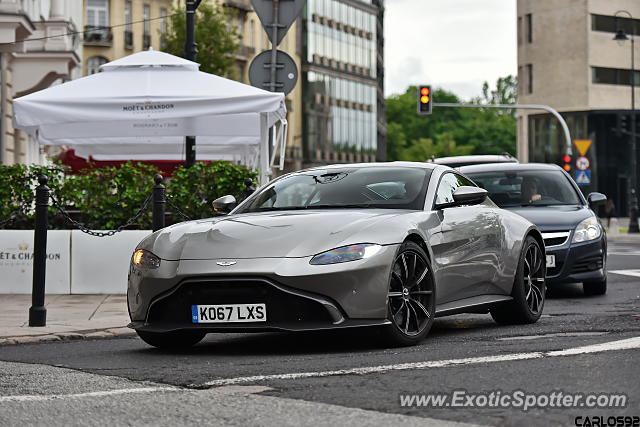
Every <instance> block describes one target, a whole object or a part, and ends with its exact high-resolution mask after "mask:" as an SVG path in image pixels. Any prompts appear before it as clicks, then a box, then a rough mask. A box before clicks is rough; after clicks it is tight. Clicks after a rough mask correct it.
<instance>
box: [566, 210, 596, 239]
mask: <svg viewBox="0 0 640 427" xmlns="http://www.w3.org/2000/svg"><path fill="white" fill-rule="evenodd" d="M601 235H602V227H600V224H599V223H598V219H597V218H596V217H595V216H592V217H590V218H587V219H585V220H584V221H582V222H581V223H580V224H578V226H577V227H576V231H575V232H574V233H573V239H572V240H571V242H572V243H580V242H587V241H589V240H594V239H597V238H598V237H600V236H601Z"/></svg>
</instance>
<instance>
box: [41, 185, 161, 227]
mask: <svg viewBox="0 0 640 427" xmlns="http://www.w3.org/2000/svg"><path fill="white" fill-rule="evenodd" d="M50 197H51V200H52V201H53V206H54V207H55V208H56V209H57V210H58V211H59V212H60V214H62V216H63V217H64V219H66V220H67V222H69V223H71V225H73V226H74V227H76V228H78V229H79V230H80V231H82V232H83V233H86V234H88V235H90V236H95V237H108V236H113V235H114V234H116V233H119V232H121V231H122V230H124V229H125V228H127V227H129V226H130V225H131V224H133V223H134V222H135V221H136V220H137V219H138V218H140V216H141V215H142V214H143V213H144V212H145V211H146V210H147V209H148V208H149V202H150V201H151V197H152V194H149V195H148V196H147V198H146V199H145V200H144V202H142V206H141V207H140V209H138V211H137V212H136V213H135V214H134V215H133V216H132V217H131V218H129V220H128V221H127V222H125V223H124V224H123V225H121V226H120V227H118V228H116V229H114V230H109V231H106V232H101V231H93V230H91V229H89V228H88V227H86V226H84V225H83V224H81V223H79V222H78V221H76V220H75V219H73V218H71V216H69V214H68V213H67V212H66V211H65V210H64V208H63V207H62V206H60V203H59V202H58V201H57V200H56V198H55V197H54V195H53V193H51V194H50Z"/></svg>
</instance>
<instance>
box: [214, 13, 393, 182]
mask: <svg viewBox="0 0 640 427" xmlns="http://www.w3.org/2000/svg"><path fill="white" fill-rule="evenodd" d="M211 1H214V0H211ZM222 4H223V5H224V6H225V7H227V8H228V9H229V11H230V12H231V20H232V22H231V23H232V24H233V25H234V26H235V27H236V28H237V30H238V33H239V34H240V35H241V40H240V48H239V50H238V52H237V54H236V68H237V75H238V76H239V77H241V78H240V80H242V81H243V82H244V83H247V84H249V73H248V70H249V65H250V64H251V61H252V60H253V58H254V57H255V56H256V55H258V54H260V53H261V52H262V51H264V50H270V49H271V43H270V42H269V39H268V37H267V34H266V32H265V31H264V29H263V27H262V24H261V23H260V20H259V18H258V16H257V15H256V13H255V12H254V11H253V8H252V6H251V2H250V1H249V0H222ZM383 14H384V4H383V1H382V0H308V1H307V3H306V6H305V9H304V11H303V13H302V16H300V18H299V19H297V20H296V21H295V22H294V24H293V25H292V26H291V28H290V29H289V31H288V32H287V35H286V36H285V37H284V39H283V41H282V43H281V44H280V45H279V46H278V49H280V50H282V51H284V52H286V53H288V54H289V55H290V56H291V57H292V58H293V59H294V61H295V62H296V65H297V66H298V70H299V79H298V84H297V85H296V87H295V88H294V90H293V91H292V92H291V93H290V94H288V95H287V96H286V103H287V111H288V113H287V121H288V122H289V132H288V140H287V153H286V164H285V170H287V171H291V170H298V169H301V168H302V167H307V166H313V165H318V164H327V163H336V162H354V161H376V160H385V158H386V145H385V136H386V117H385V114H384V87H383V79H384V63H383V61H384V55H383V52H384V39H383V37H382V34H383V31H382V29H383V17H384V15H383Z"/></svg>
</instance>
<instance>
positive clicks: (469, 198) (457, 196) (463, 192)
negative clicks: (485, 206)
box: [453, 185, 488, 205]
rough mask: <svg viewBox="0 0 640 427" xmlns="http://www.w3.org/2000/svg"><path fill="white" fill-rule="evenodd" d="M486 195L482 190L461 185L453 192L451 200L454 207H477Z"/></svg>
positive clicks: (485, 191)
mask: <svg viewBox="0 0 640 427" xmlns="http://www.w3.org/2000/svg"><path fill="white" fill-rule="evenodd" d="M487 194H488V192H487V190H485V189H484V188H479V187H471V186H469V185H463V186H461V187H458V188H457V189H456V191H454V192H453V200H454V201H455V202H456V205H477V204H480V203H482V202H484V201H485V200H486V199H487Z"/></svg>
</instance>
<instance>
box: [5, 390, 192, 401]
mask: <svg viewBox="0 0 640 427" xmlns="http://www.w3.org/2000/svg"><path fill="white" fill-rule="evenodd" d="M158 391H184V389H181V388H178V387H138V388H122V389H117V390H105V391H90V392H87V393H74V394H46V395H44V394H43V395H38V394H31V395H21V396H0V403H3V402H34V401H44V400H54V399H71V398H81V397H104V396H115V395H120V394H136V393H156V392H158Z"/></svg>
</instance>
